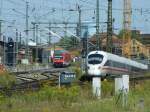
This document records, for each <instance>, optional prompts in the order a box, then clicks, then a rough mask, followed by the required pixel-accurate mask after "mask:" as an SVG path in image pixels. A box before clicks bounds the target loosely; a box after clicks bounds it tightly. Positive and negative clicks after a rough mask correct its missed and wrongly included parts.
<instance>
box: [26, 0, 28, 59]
mask: <svg viewBox="0 0 150 112" xmlns="http://www.w3.org/2000/svg"><path fill="white" fill-rule="evenodd" d="M28 10H29V2H26V59H28V61H29V46H28V38H29V37H28V36H29V34H28V33H29V32H28V31H29V30H28V27H29V23H28V22H29V21H28V18H29V14H28Z"/></svg>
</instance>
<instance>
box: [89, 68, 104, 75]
mask: <svg viewBox="0 0 150 112" xmlns="http://www.w3.org/2000/svg"><path fill="white" fill-rule="evenodd" d="M100 69H101V67H98V66H96V67H89V69H88V74H89V75H100V74H101V70H100Z"/></svg>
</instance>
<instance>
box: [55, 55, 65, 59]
mask: <svg viewBox="0 0 150 112" xmlns="http://www.w3.org/2000/svg"><path fill="white" fill-rule="evenodd" d="M54 58H55V59H63V57H62V56H55V57H54Z"/></svg>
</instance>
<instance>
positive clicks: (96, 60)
mask: <svg viewBox="0 0 150 112" xmlns="http://www.w3.org/2000/svg"><path fill="white" fill-rule="evenodd" d="M103 57H104V56H103V55H100V54H91V55H89V56H88V63H89V64H100V63H101V62H102V61H103Z"/></svg>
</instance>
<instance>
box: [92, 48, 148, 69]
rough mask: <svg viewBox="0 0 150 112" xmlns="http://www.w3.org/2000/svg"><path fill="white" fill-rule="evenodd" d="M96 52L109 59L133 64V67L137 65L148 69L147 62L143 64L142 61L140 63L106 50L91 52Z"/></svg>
mask: <svg viewBox="0 0 150 112" xmlns="http://www.w3.org/2000/svg"><path fill="white" fill-rule="evenodd" d="M96 52H97V53H100V54H102V55H104V56H106V58H107V60H112V61H115V62H119V63H124V64H127V65H129V66H133V67H136V68H139V69H145V70H146V69H148V66H147V65H145V64H142V63H139V62H136V61H133V60H131V59H128V58H125V57H121V56H118V55H115V54H111V53H107V52H104V51H92V52H91V53H90V54H92V53H96Z"/></svg>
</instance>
